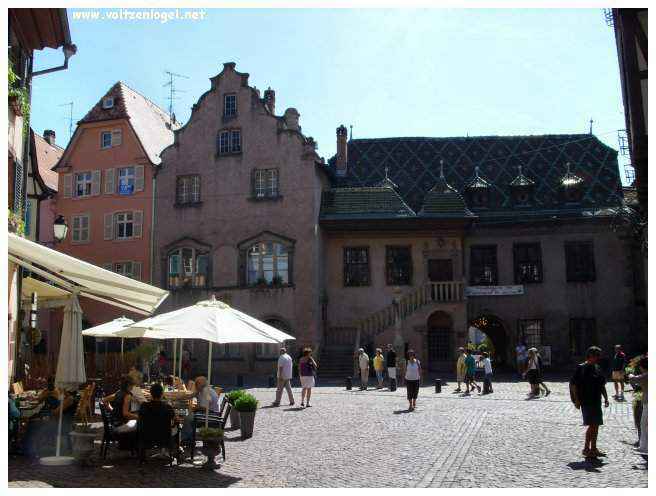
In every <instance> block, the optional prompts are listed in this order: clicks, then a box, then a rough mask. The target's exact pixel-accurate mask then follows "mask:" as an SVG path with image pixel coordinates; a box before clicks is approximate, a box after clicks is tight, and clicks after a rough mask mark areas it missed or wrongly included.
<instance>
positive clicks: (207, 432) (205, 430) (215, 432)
mask: <svg viewBox="0 0 656 496" xmlns="http://www.w3.org/2000/svg"><path fill="white" fill-rule="evenodd" d="M198 437H199V438H200V439H201V440H203V439H220V438H222V437H223V429H217V428H216V427H201V428H200V429H198Z"/></svg>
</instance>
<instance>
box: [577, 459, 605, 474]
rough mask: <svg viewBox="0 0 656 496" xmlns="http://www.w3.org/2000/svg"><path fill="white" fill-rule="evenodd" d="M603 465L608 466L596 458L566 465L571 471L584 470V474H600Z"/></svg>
mask: <svg viewBox="0 0 656 496" xmlns="http://www.w3.org/2000/svg"><path fill="white" fill-rule="evenodd" d="M604 465H608V464H607V463H605V462H603V461H601V460H599V459H596V458H590V459H586V460H585V461H582V462H570V463H568V464H567V466H568V467H569V468H571V469H572V470H585V471H586V472H595V473H601V470H599V469H600V468H601V467H603V466H604Z"/></svg>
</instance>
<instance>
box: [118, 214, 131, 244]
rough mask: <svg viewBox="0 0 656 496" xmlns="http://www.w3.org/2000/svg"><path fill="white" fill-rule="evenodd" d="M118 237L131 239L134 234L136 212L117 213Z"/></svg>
mask: <svg viewBox="0 0 656 496" xmlns="http://www.w3.org/2000/svg"><path fill="white" fill-rule="evenodd" d="M115 224H116V227H115V231H114V232H115V233H116V239H130V238H132V236H133V235H134V214H133V213H132V212H119V213H117V214H115Z"/></svg>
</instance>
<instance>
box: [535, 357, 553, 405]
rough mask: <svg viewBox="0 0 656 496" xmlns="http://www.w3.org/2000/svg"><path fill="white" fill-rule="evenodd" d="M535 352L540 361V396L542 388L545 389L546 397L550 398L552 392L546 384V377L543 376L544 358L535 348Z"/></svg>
mask: <svg viewBox="0 0 656 496" xmlns="http://www.w3.org/2000/svg"><path fill="white" fill-rule="evenodd" d="M533 351H534V352H535V356H536V357H537V359H538V394H539V393H540V388H542V389H544V395H545V396H549V395H550V394H551V390H550V389H549V388H548V387H547V385H546V384H545V383H544V377H543V375H542V370H543V368H542V356H541V355H540V352H539V351H538V349H537V348H533Z"/></svg>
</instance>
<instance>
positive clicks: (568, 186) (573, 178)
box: [560, 162, 583, 203]
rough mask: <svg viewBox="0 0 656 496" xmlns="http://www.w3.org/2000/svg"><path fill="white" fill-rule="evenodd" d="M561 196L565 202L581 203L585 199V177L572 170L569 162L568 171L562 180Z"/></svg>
mask: <svg viewBox="0 0 656 496" xmlns="http://www.w3.org/2000/svg"><path fill="white" fill-rule="evenodd" d="M560 186H561V196H562V199H563V201H564V202H565V203H580V202H581V200H582V199H583V179H581V178H580V177H579V176H577V175H576V174H574V173H573V172H572V171H571V168H570V163H569V162H567V172H566V173H565V175H564V176H563V178H562V179H561V180H560Z"/></svg>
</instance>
